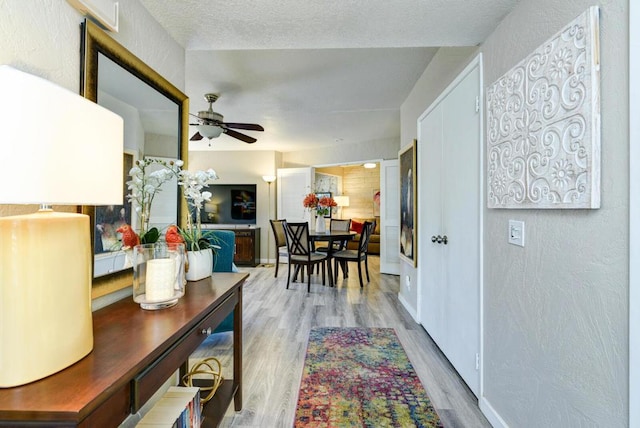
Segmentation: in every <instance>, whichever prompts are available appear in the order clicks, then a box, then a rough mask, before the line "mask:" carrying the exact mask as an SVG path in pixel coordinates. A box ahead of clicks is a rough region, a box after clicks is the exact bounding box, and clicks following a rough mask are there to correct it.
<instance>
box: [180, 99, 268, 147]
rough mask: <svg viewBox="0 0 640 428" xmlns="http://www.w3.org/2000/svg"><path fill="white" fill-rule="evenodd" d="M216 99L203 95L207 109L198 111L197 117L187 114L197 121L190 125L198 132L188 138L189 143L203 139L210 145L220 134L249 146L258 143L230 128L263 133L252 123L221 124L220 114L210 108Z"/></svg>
mask: <svg viewBox="0 0 640 428" xmlns="http://www.w3.org/2000/svg"><path fill="white" fill-rule="evenodd" d="M218 97H219V95H218V94H204V99H205V100H206V101H207V102H208V103H209V109H208V110H203V111H199V112H198V115H195V114H192V113H189V114H190V115H191V116H193V117H196V118H197V119H198V123H190V125H191V126H195V127H197V128H198V132H196V133H195V134H194V135H193V137H191V138H190V141H198V140H202V139H203V138H208V139H209V145H211V139H212V138H218V137H219V136H220V134H222V133H225V134H227V135H228V136H230V137H233V138H237V139H238V140H241V141H244V142H245V143H249V144H252V143H255V142H256V141H258V140H256V139H255V138H253V137H250V136H248V135H245V134H241V133H240V132H238V131H234V130H233V129H231V128H235V129H246V130H247V131H264V128H263V127H262V126H260V125H256V124H254V123H226V122H223V120H224V117H223V116H222V115H221V114H220V113H218V112H215V111H213V108H212V107H211V104H213V103H214V102H216V100H217V99H218Z"/></svg>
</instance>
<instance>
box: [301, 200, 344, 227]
mask: <svg viewBox="0 0 640 428" xmlns="http://www.w3.org/2000/svg"><path fill="white" fill-rule="evenodd" d="M302 205H303V206H304V207H305V208H307V209H308V210H310V211H314V212H315V215H316V227H315V230H316V232H319V233H324V232H326V231H327V225H326V223H325V221H324V216H326V215H328V214H329V213H330V212H331V209H332V208H333V207H337V206H338V204H337V203H336V201H335V200H334V199H333V198H332V197H331V196H321V197H318V195H316V194H315V193H309V194H308V195H307V196H305V198H304V200H303V201H302Z"/></svg>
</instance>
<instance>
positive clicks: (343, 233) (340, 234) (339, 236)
mask: <svg viewBox="0 0 640 428" xmlns="http://www.w3.org/2000/svg"><path fill="white" fill-rule="evenodd" d="M356 234H357V232H355V231H353V230H326V231H316V230H309V239H310V240H311V243H312V244H314V246H315V242H319V241H321V242H325V241H326V242H327V273H328V274H329V286H330V287H333V286H334V283H333V268H332V267H331V257H332V255H333V244H334V242H339V241H345V240H346V241H350V240H352V239H353V237H354V236H355V235H356Z"/></svg>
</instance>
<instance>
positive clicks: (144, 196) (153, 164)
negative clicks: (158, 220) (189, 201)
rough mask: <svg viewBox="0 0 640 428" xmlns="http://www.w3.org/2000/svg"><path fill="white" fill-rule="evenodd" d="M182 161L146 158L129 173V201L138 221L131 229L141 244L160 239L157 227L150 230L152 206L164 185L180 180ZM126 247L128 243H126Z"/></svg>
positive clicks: (137, 163)
mask: <svg viewBox="0 0 640 428" xmlns="http://www.w3.org/2000/svg"><path fill="white" fill-rule="evenodd" d="M183 164H184V162H183V161H181V160H176V161H166V160H163V159H156V158H145V159H140V160H138V161H136V164H135V165H134V166H133V168H131V170H130V171H129V175H130V176H131V180H130V181H127V188H128V189H129V192H130V193H129V194H128V195H127V199H128V200H129V201H130V202H131V203H132V204H133V206H134V212H135V214H136V219H137V229H138V230H137V232H136V227H131V229H132V231H133V232H136V234H137V235H138V237H139V240H140V242H139V243H141V244H153V243H155V242H157V241H158V239H159V238H160V232H159V231H158V229H157V228H156V227H151V228H149V220H150V217H151V205H152V203H153V199H154V198H155V196H156V194H157V193H158V192H159V191H160V189H161V187H162V185H163V184H165V183H167V182H169V181H171V180H172V179H173V178H179V174H180V172H181V168H182V165H183ZM124 244H125V246H126V242H125V243H124Z"/></svg>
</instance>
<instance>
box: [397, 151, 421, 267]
mask: <svg viewBox="0 0 640 428" xmlns="http://www.w3.org/2000/svg"><path fill="white" fill-rule="evenodd" d="M417 143H418V141H417V140H413V142H412V143H411V144H409V145H407V146H406V147H404V148H403V149H401V150H400V151H399V152H398V160H399V163H400V258H401V259H403V260H405V261H406V262H407V263H410V264H411V265H413V266H414V267H416V266H417V264H418V259H417V258H416V249H417V248H418V243H417V239H416V238H417V236H418V235H417V233H416V221H415V220H416V218H417V215H418V212H417V206H418V204H417V203H416V202H417V201H416V196H417V194H418V193H417V189H416V183H417V177H416V175H417V174H416V172H417V171H416V147H417Z"/></svg>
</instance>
